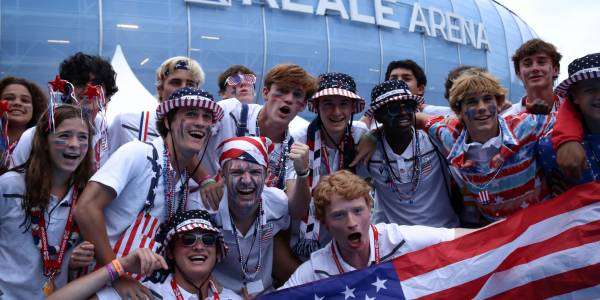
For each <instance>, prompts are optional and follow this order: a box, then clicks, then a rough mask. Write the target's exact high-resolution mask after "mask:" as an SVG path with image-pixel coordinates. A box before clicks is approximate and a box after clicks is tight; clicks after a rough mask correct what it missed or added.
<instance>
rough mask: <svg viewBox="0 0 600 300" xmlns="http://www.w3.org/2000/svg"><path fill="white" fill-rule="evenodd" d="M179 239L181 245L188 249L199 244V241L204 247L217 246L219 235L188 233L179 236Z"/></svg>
mask: <svg viewBox="0 0 600 300" xmlns="http://www.w3.org/2000/svg"><path fill="white" fill-rule="evenodd" d="M179 239H180V240H181V244H182V245H184V246H186V247H191V246H194V245H195V244H196V242H198V240H201V241H202V244H204V246H214V245H215V244H217V239H218V237H217V235H216V234H214V233H193V232H186V233H183V234H180V235H179Z"/></svg>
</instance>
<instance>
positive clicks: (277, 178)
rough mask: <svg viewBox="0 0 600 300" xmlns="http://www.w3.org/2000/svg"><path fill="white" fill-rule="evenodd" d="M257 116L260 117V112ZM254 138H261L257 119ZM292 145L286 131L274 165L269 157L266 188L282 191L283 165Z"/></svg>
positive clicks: (283, 181)
mask: <svg viewBox="0 0 600 300" xmlns="http://www.w3.org/2000/svg"><path fill="white" fill-rule="evenodd" d="M261 112H262V111H261ZM258 115H259V116H260V112H259V114H258ZM256 136H261V135H260V126H259V125H258V117H257V118H256ZM292 143H293V141H292V138H291V136H290V135H289V133H288V131H287V129H286V130H285V138H284V139H283V142H281V153H279V156H278V157H277V159H276V160H275V163H271V157H269V171H270V172H269V173H270V175H269V177H268V178H267V180H266V181H265V185H266V186H269V187H277V188H279V189H283V188H284V187H285V165H286V163H287V154H288V153H289V152H290V144H292ZM274 152H275V151H274Z"/></svg>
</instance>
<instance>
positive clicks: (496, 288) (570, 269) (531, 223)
mask: <svg viewBox="0 0 600 300" xmlns="http://www.w3.org/2000/svg"><path fill="white" fill-rule="evenodd" d="M550 297H558V298H569V299H572V298H576V299H580V298H583V299H598V298H600V183H588V184H585V185H581V186H578V187H575V188H573V189H571V190H569V191H568V192H566V193H564V194H563V195H561V196H559V197H557V198H555V199H553V200H551V201H548V202H544V203H541V204H539V205H534V206H531V207H528V208H526V209H524V210H522V211H519V212H517V213H516V214H514V215H512V216H511V217H509V218H507V219H506V220H504V221H502V222H500V223H498V224H496V225H493V226H490V227H488V228H485V229H482V230H479V231H477V232H475V233H472V234H469V235H466V236H463V237H461V238H459V239H456V240H453V241H448V242H444V243H440V244H437V245H433V246H431V247H428V248H425V249H422V250H419V251H415V252H411V253H407V254H405V255H403V256H400V257H398V258H396V259H395V260H393V261H391V262H387V263H383V264H380V265H377V266H372V267H370V268H367V269H364V270H360V271H355V272H351V273H347V274H344V275H340V276H334V277H330V278H327V279H324V280H321V281H317V282H314V283H310V284H306V285H302V286H299V287H295V288H291V289H286V290H282V291H278V292H275V293H272V294H269V295H266V296H263V297H262V298H261V299H284V298H287V299H311V300H313V299H323V300H325V299H343V300H348V299H415V298H425V299H483V298H497V299H537V298H550Z"/></svg>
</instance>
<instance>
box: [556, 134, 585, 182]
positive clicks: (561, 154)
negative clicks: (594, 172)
mask: <svg viewBox="0 0 600 300" xmlns="http://www.w3.org/2000/svg"><path fill="white" fill-rule="evenodd" d="M556 163H557V164H558V168H559V169H560V171H561V172H562V173H563V175H564V176H565V178H570V179H572V181H577V180H579V179H581V175H582V174H583V171H584V170H585V169H587V168H589V166H588V163H587V159H586V156H585V149H583V146H582V145H581V144H580V143H579V142H575V141H571V142H566V143H564V144H562V145H560V147H558V150H557V151H556Z"/></svg>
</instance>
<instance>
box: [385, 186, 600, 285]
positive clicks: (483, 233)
mask: <svg viewBox="0 0 600 300" xmlns="http://www.w3.org/2000/svg"><path fill="white" fill-rule="evenodd" d="M598 195H600V183H595V182H591V183H587V184H584V185H580V186H577V187H575V188H573V189H571V190H569V191H567V192H566V193H564V194H562V195H561V196H559V197H556V198H554V199H553V200H551V201H547V202H544V203H541V204H539V205H534V206H531V207H528V208H526V209H523V210H520V211H518V212H516V213H515V214H513V215H512V216H511V217H510V218H508V219H506V220H504V221H502V222H500V223H499V224H496V225H494V226H490V227H488V228H484V229H481V230H480V231H478V232H475V233H473V234H469V235H466V236H464V237H462V238H459V239H456V240H453V241H449V242H443V243H440V244H437V245H433V246H431V247H427V248H424V249H421V250H418V251H414V252H410V253H407V254H405V255H403V256H400V257H399V258H396V259H395V260H394V261H393V264H394V267H395V269H396V273H397V275H398V279H400V281H402V280H407V279H409V278H411V277H414V276H419V275H422V274H424V273H427V272H430V271H433V270H435V269H438V268H442V267H445V266H448V265H451V264H453V263H456V262H459V261H462V260H465V259H468V258H471V257H473V256H476V255H480V254H482V253H486V252H488V251H490V250H492V249H495V248H498V247H500V246H502V245H505V244H507V243H510V242H512V241H513V240H514V239H515V238H516V237H518V236H519V235H521V234H522V233H523V232H524V231H525V230H527V228H528V227H529V226H531V225H533V224H535V223H538V222H540V221H543V220H545V219H548V218H551V217H554V216H556V215H559V214H562V213H565V212H568V211H571V210H575V209H578V208H581V207H584V206H587V205H590V204H593V203H596V202H600V199H599V197H598ZM441 253H443V254H444V255H443V256H441V255H440V254H441Z"/></svg>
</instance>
